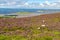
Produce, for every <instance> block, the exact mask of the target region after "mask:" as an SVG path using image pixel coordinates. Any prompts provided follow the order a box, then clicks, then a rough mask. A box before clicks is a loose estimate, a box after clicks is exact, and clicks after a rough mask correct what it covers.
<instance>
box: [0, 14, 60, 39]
mask: <svg viewBox="0 0 60 40" xmlns="http://www.w3.org/2000/svg"><path fill="white" fill-rule="evenodd" d="M0 34H4V35H22V36H25V37H27V38H30V37H31V38H30V39H35V38H38V40H39V37H46V36H48V37H49V38H50V37H53V38H55V37H60V36H59V35H60V13H55V14H44V15H40V16H34V17H25V18H0Z"/></svg>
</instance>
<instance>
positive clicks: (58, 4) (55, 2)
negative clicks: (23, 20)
mask: <svg viewBox="0 0 60 40" xmlns="http://www.w3.org/2000/svg"><path fill="white" fill-rule="evenodd" d="M0 7H8V8H60V0H44V1H42V0H38V1H37V0H35V1H34V0H0Z"/></svg>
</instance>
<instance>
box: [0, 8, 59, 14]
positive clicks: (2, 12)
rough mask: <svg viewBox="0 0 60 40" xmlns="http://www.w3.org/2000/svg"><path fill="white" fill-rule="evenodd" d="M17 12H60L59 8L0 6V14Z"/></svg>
mask: <svg viewBox="0 0 60 40" xmlns="http://www.w3.org/2000/svg"><path fill="white" fill-rule="evenodd" d="M17 12H32V13H39V14H49V13H55V12H60V9H20V8H0V14H12V13H17Z"/></svg>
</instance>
